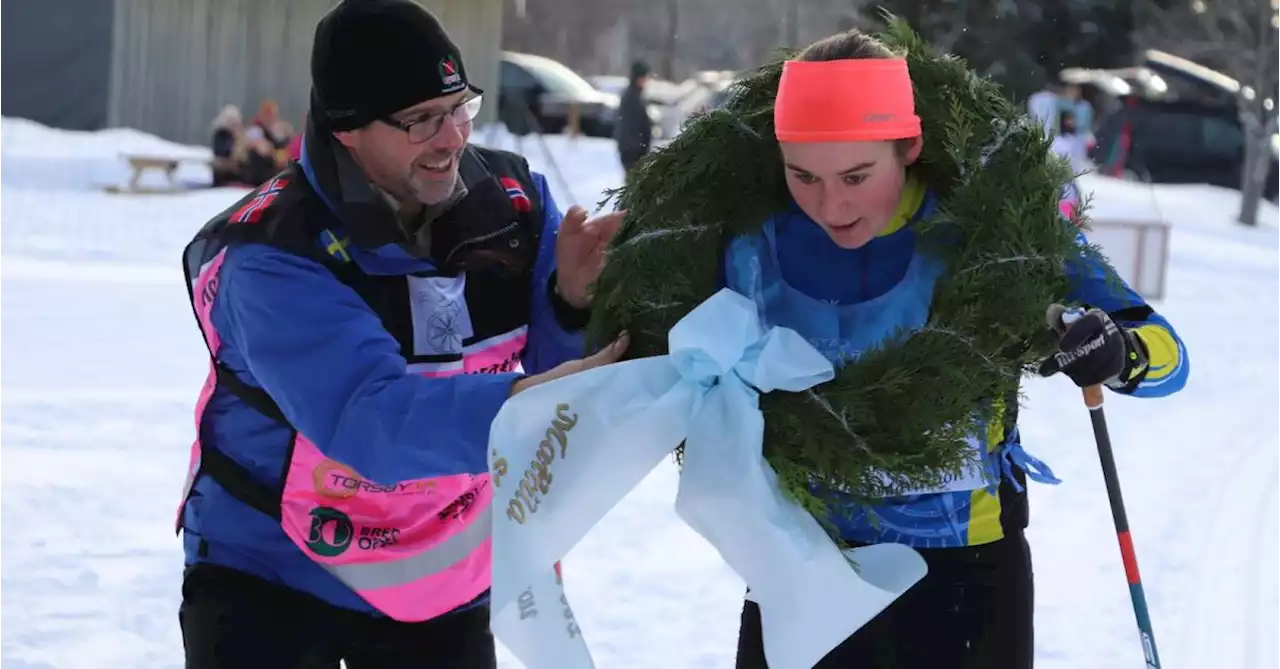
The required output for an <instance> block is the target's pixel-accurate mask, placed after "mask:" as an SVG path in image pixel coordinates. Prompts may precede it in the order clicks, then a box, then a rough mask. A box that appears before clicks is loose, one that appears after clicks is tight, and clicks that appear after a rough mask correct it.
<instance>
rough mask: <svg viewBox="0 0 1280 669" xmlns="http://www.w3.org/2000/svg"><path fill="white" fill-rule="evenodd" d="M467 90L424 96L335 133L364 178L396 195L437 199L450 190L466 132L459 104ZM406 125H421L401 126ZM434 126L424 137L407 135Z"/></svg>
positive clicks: (463, 109)
mask: <svg viewBox="0 0 1280 669" xmlns="http://www.w3.org/2000/svg"><path fill="white" fill-rule="evenodd" d="M468 95H470V93H468V92H466V91H462V92H459V93H455V94H453V95H448V96H445V97H440V98H434V99H432V100H427V101H426V102H423V103H421V104H418V105H414V106H413V107H409V108H408V109H403V110H401V111H398V112H396V113H394V114H392V115H391V118H390V122H382V121H375V122H373V123H370V124H369V125H367V126H365V127H363V128H360V129H358V130H354V131H351V132H344V133H336V136H337V137H338V140H339V141H341V142H342V144H343V145H345V146H346V147H347V148H348V149H350V150H351V153H352V155H353V156H354V157H355V159H356V162H357V163H358V164H359V165H360V166H361V167H362V168H363V169H364V171H365V173H366V174H367V175H368V176H369V179H370V180H371V181H373V183H374V184H376V185H378V186H379V187H380V188H382V189H383V190H385V191H387V192H388V193H390V194H391V195H393V196H394V197H395V198H396V199H397V200H400V201H401V202H410V201H417V202H420V203H422V204H426V205H432V204H439V203H441V202H445V201H447V200H448V199H449V198H450V197H452V196H453V194H454V190H455V188H456V186H457V180H458V161H459V160H460V159H461V157H462V150H463V148H465V147H466V145H467V140H468V139H469V138H470V137H471V121H470V120H469V118H468V112H469V111H470V110H469V109H468V107H467V106H466V105H463V104H462V103H463V102H464V100H465V99H466V96H468ZM450 115H452V118H450ZM472 115H473V114H472ZM459 119H465V120H463V122H462V123H458V122H457V120H459ZM397 125H399V126H400V127H397ZM409 126H421V127H415V128H413V129H411V130H409V131H407V132H406V131H405V130H404V129H402V128H403V127H409ZM436 127H438V128H439V129H438V130H436V131H435V134H433V135H431V136H430V137H429V138H427V139H425V140H423V141H421V142H414V141H411V140H413V139H417V138H418V136H419V134H420V133H425V131H426V129H427V128H430V129H434V128H436Z"/></svg>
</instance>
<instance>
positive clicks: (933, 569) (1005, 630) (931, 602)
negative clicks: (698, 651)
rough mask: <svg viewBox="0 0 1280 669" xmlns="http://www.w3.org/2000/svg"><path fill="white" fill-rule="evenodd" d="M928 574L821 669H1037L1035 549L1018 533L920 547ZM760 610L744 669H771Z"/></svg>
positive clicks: (745, 615) (746, 618) (741, 655)
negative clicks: (962, 544) (976, 543)
mask: <svg viewBox="0 0 1280 669" xmlns="http://www.w3.org/2000/svg"><path fill="white" fill-rule="evenodd" d="M919 552H920V555H922V556H923V557H924V559H925V562H926V563H927V564H928V566H929V573H928V574H927V575H926V576H925V577H924V578H923V579H921V581H920V582H919V583H917V584H916V585H914V586H912V588H911V589H910V590H908V591H907V592H906V593H905V594H903V595H902V597H900V598H898V599H897V601H895V602H894V603H892V604H890V605H889V606H888V607H887V608H886V609H885V610H884V611H882V612H881V613H880V615H879V616H876V617H875V618H874V619H872V620H871V622H869V623H867V624H866V625H865V626H863V627H862V628H861V629H859V630H858V631H857V632H856V633H854V635H853V636H851V637H849V639H847V640H846V641H845V642H844V643H842V644H840V645H839V646H837V647H836V648H834V649H833V650H832V651H831V652H830V653H828V654H827V656H826V657H824V658H823V659H822V661H821V662H819V663H818V665H817V667H815V669H1031V666H1032V663H1033V660H1034V649H1033V647H1032V616H1033V613H1034V602H1033V592H1034V591H1033V587H1032V572H1031V549H1030V547H1029V546H1028V545H1027V540H1026V537H1025V536H1024V535H1023V534H1022V533H1021V532H1019V533H1018V534H1016V535H1010V536H1008V537H1005V538H1004V539H1002V540H1000V541H996V542H992V543H990V544H986V545H983V546H972V547H967V548H934V549H928V548H926V549H920V551H919ZM766 666H767V665H766V663H765V659H764V643H763V640H762V638H761V633H760V609H759V607H758V606H756V604H755V603H754V602H746V603H745V605H744V606H743V609H742V627H741V630H740V631H739V637H738V663H737V667H738V669H765V668H766Z"/></svg>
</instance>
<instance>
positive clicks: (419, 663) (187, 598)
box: [178, 564, 497, 669]
mask: <svg viewBox="0 0 1280 669" xmlns="http://www.w3.org/2000/svg"><path fill="white" fill-rule="evenodd" d="M178 620H179V622H180V624H181V625H182V643H183V646H184V647H185V649H186V668H187V669H259V668H261V669H337V668H338V661H339V660H345V661H346V664H347V667H348V669H393V668H394V669H416V668H419V667H420V668H422V669H494V668H495V667H496V666H497V658H496V655H495V650H494V640H493V635H492V634H491V633H490V632H489V607H488V606H477V607H474V608H471V609H467V610H465V611H460V612H457V613H452V614H448V615H445V616H442V617H439V618H435V619H433V620H429V621H427V622H422V623H402V622H396V621H394V620H391V619H389V618H376V617H373V616H370V615H365V614H361V613H358V612H355V611H350V610H347V609H340V608H337V607H334V606H331V605H329V604H327V603H325V602H323V601H320V600H319V599H316V598H314V597H311V596H310V595H307V594H305V593H302V592H298V591H296V590H291V589H289V588H284V587H281V586H278V585H274V584H271V583H267V582H265V581H263V580H261V579H258V578H257V577H254V576H251V575H249V574H245V573H243V572H239V571H235V570H232V569H226V568H224V567H218V566H213V565H204V564H201V565H196V566H194V567H190V568H188V570H187V573H186V575H185V577H184V579H183V584H182V606H181V608H180V609H179V612H178Z"/></svg>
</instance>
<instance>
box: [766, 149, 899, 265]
mask: <svg viewBox="0 0 1280 669" xmlns="http://www.w3.org/2000/svg"><path fill="white" fill-rule="evenodd" d="M922 146H923V144H922V142H921V141H920V139H919V138H916V139H914V140H905V141H900V142H782V159H783V162H784V165H785V169H786V173H787V188H788V189H790V190H791V197H792V198H794V199H795V201H796V204H797V205H799V206H800V209H801V210H802V211H804V213H805V214H807V215H808V216H809V218H811V219H813V220H814V222H816V223H817V224H818V225H820V226H822V229H823V230H824V231H826V233H827V235H828V236H829V237H831V241H833V242H835V243H836V245H837V246H839V247H841V248H845V249H856V248H859V247H861V246H863V245H865V244H866V243H867V242H869V241H871V240H872V239H874V238H875V236H876V235H878V234H880V232H881V231H883V230H884V229H885V227H887V226H888V225H889V222H890V221H891V220H892V219H893V215H894V213H895V212H896V211H897V207H898V200H899V198H901V196H902V184H903V182H904V181H905V180H906V169H907V165H910V164H911V163H913V162H915V160H916V158H918V157H919V156H920V148H921V147H922Z"/></svg>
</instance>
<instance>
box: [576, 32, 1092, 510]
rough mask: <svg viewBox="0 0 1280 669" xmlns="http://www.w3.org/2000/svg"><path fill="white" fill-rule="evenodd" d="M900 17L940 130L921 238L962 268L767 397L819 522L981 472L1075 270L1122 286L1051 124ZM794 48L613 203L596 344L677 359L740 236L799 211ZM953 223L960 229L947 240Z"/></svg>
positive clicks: (785, 475) (770, 432) (779, 462)
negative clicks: (620, 215)
mask: <svg viewBox="0 0 1280 669" xmlns="http://www.w3.org/2000/svg"><path fill="white" fill-rule="evenodd" d="M888 19H889V21H888V26H887V29H886V31H885V32H884V33H883V34H881V35H880V36H879V37H880V39H881V41H882V42H884V43H885V44H886V45H887V46H889V47H890V48H891V49H893V50H894V51H896V52H898V53H901V54H903V55H905V57H906V58H907V62H908V69H909V71H910V74H911V79H912V81H913V84H914V89H915V102H916V112H917V114H918V115H919V116H920V117H921V120H922V122H923V135H924V138H925V143H924V147H923V150H922V152H921V154H920V158H919V160H918V161H917V163H916V164H915V165H913V166H911V167H910V168H909V169H911V170H913V171H914V174H915V175H916V176H917V177H918V178H919V179H921V180H922V181H923V182H924V183H925V184H927V185H928V186H929V187H930V188H932V189H933V190H934V192H935V193H936V194H937V195H938V197H939V207H938V210H937V212H938V213H937V214H936V215H934V216H932V217H930V218H928V219H927V220H923V221H920V222H918V223H917V224H916V229H917V230H918V231H919V239H920V240H921V242H922V244H926V245H927V246H928V248H921V250H922V251H926V252H930V253H937V254H939V256H938V257H939V258H940V259H941V260H942V261H943V262H945V266H946V267H947V270H946V271H945V272H944V274H943V276H942V277H941V278H940V279H939V280H938V282H937V284H936V286H935V292H934V296H933V302H932V309H931V313H930V316H929V319H928V321H927V323H926V325H925V326H924V327H923V328H922V329H920V330H917V331H915V332H914V333H905V332H904V333H900V334H899V335H897V336H895V337H892V338H890V339H889V340H887V341H885V342H883V343H882V344H881V345H880V346H879V347H878V348H874V349H872V350H868V351H866V352H864V353H863V354H862V355H861V356H859V357H858V358H857V359H856V360H851V361H846V362H845V364H844V365H843V366H841V367H839V368H838V369H837V374H836V377H835V379H833V380H832V381H830V382H827V383H824V384H822V385H820V386H817V387H815V388H812V389H810V390H809V391H806V392H801V393H788V392H781V391H779V392H772V393H768V394H765V395H763V396H762V397H761V410H762V411H763V413H764V416H765V438H764V455H765V457H766V459H767V460H768V462H769V463H770V464H771V465H772V467H773V468H774V470H775V471H776V472H777V474H778V477H779V484H780V486H781V487H782V489H783V490H784V491H785V492H786V493H787V494H789V495H790V496H791V497H792V498H793V499H794V500H796V501H797V502H798V503H799V504H800V505H801V506H803V507H804V508H805V509H806V510H808V511H809V512H811V513H813V514H814V515H815V517H817V518H824V517H826V513H827V511H826V508H827V507H826V502H825V501H824V495H823V494H822V493H820V492H815V488H813V487H811V485H812V484H817V487H816V490H822V489H826V490H839V491H843V492H845V493H848V494H851V495H852V496H853V497H854V498H855V499H862V500H872V499H876V498H881V497H885V496H891V495H894V494H895V493H896V492H897V491H901V490H904V489H906V488H908V487H916V486H922V485H936V484H937V483H939V482H940V481H941V480H943V478H944V477H946V476H948V475H955V474H957V473H959V472H960V471H961V469H962V468H963V467H965V466H968V465H971V464H973V463H972V462H971V455H970V453H971V451H970V449H969V448H968V447H967V446H966V444H965V437H966V435H971V434H977V433H978V431H979V430H981V429H982V426H984V425H992V424H995V423H997V422H1001V421H1002V422H1003V423H1004V426H1005V429H1006V431H1007V430H1008V429H1010V428H1011V427H1012V425H1011V423H1012V420H1013V414H1014V413H1015V412H1014V411H1005V410H1004V408H1005V407H1008V406H1012V405H1013V404H1016V403H1017V402H1019V400H1020V399H1021V396H1020V393H1019V381H1020V379H1021V377H1022V375H1023V374H1027V373H1032V372H1033V371H1034V370H1035V369H1036V368H1037V367H1038V365H1039V363H1040V361H1041V360H1042V359H1043V358H1044V357H1045V356H1047V355H1049V354H1051V353H1052V352H1053V351H1054V350H1055V340H1054V339H1053V337H1052V336H1051V334H1050V332H1049V330H1048V329H1047V328H1046V326H1045V322H1044V313H1045V308H1046V307H1047V306H1048V305H1049V304H1051V303H1053V302H1061V301H1062V300H1063V297H1064V296H1065V295H1066V291H1067V279H1066V277H1065V276H1064V271H1063V270H1064V263H1066V262H1067V261H1068V260H1069V259H1078V258H1079V257H1080V256H1081V255H1082V254H1083V255H1084V256H1088V257H1090V258H1092V259H1095V260H1099V261H1101V262H1102V263H1103V265H1102V266H1103V267H1106V268H1107V270H1108V271H1109V272H1111V274H1112V276H1113V277H1114V270H1111V269H1110V265H1108V264H1106V261H1105V259H1104V258H1102V256H1101V253H1100V252H1099V250H1098V249H1097V248H1096V247H1093V246H1085V247H1082V246H1080V245H1079V244H1078V243H1077V239H1076V233H1077V226H1083V225H1084V220H1083V213H1080V214H1078V215H1077V216H1078V218H1077V220H1075V221H1072V223H1075V225H1070V224H1068V223H1066V222H1064V220H1063V219H1062V217H1061V215H1060V214H1059V210H1058V202H1059V198H1060V197H1061V194H1062V192H1063V188H1064V186H1065V185H1066V184H1067V183H1068V182H1069V181H1070V180H1071V178H1072V174H1071V172H1070V169H1069V168H1068V166H1067V164H1066V163H1065V161H1062V160H1060V159H1058V158H1057V157H1055V156H1053V155H1052V154H1051V152H1050V149H1049V139H1048V138H1046V136H1045V134H1044V131H1043V130H1042V128H1041V126H1040V125H1039V124H1038V123H1034V122H1032V121H1030V120H1028V119H1027V118H1026V117H1025V115H1024V114H1023V113H1022V112H1021V111H1020V110H1019V109H1018V108H1017V107H1015V106H1014V104H1013V103H1012V102H1011V101H1009V100H1008V99H1007V98H1006V97H1005V96H1004V94H1003V93H1002V91H1001V90H1000V89H999V87H998V86H997V85H996V84H995V83H993V82H991V81H989V80H987V79H985V78H981V77H979V76H978V75H977V74H976V73H974V72H973V71H971V70H970V69H969V68H968V67H967V65H966V64H965V63H964V62H963V61H962V60H961V59H959V58H957V57H955V56H952V55H939V54H935V53H933V52H932V51H931V50H930V48H929V47H928V46H927V45H926V44H925V43H924V41H923V40H922V39H921V38H920V37H919V36H918V35H916V34H915V32H914V31H912V30H911V29H910V27H908V26H907V24H906V23H905V22H904V21H902V20H901V19H897V18H894V17H888ZM793 54H794V52H784V53H781V54H780V57H778V58H776V59H775V60H774V61H773V62H770V63H768V64H766V65H764V66H763V67H761V68H759V69H757V70H754V71H752V72H749V73H747V74H746V75H745V76H743V77H742V78H740V79H739V81H738V82H737V83H736V84H735V87H734V90H733V91H731V95H730V102H729V103H728V104H727V105H726V107H725V108H724V109H720V110H715V111H711V112H709V113H705V114H702V115H700V116H698V117H697V118H695V119H694V120H693V121H692V122H691V123H690V124H689V125H688V126H687V127H686V128H685V130H684V131H683V132H682V133H681V134H680V135H679V136H678V137H677V138H676V139H675V140H674V141H672V142H671V143H670V144H669V145H668V146H666V147H665V148H663V149H662V150H660V151H658V152H656V153H653V154H651V155H649V156H647V157H646V158H645V159H644V160H643V161H642V162H641V163H640V164H639V165H638V166H636V168H634V169H635V171H634V172H633V174H632V176H631V178H630V180H629V182H628V183H627V185H626V186H624V187H622V188H618V189H615V190H612V191H609V192H608V193H607V195H606V198H605V202H606V203H607V202H608V201H609V200H611V199H613V198H617V199H618V202H619V204H620V206H621V208H623V209H626V210H627V212H628V213H627V216H626V220H625V221H624V223H623V225H622V228H621V229H620V230H619V232H618V234H617V236H616V237H615V239H614V241H613V242H612V244H611V247H610V250H609V252H608V262H607V263H606V265H605V268H604V270H603V271H602V273H601V276H600V278H599V279H598V281H597V282H596V284H595V286H594V297H593V314H592V318H591V321H590V324H589V326H588V340H589V341H590V342H591V345H592V346H596V345H599V344H600V343H602V342H607V341H610V340H611V339H612V338H613V337H615V336H617V334H618V333H620V332H621V331H622V330H624V329H625V330H628V331H629V332H630V334H631V345H630V348H629V350H628V351H627V356H628V357H631V358H635V357H645V356H652V355H664V354H666V352H667V348H666V347H667V333H668V332H669V331H670V329H671V328H672V326H673V325H675V323H676V322H677V321H679V320H680V319H681V318H683V317H684V316H685V315H686V314H687V313H689V312H690V311H691V310H692V309H694V308H695V307H696V306H698V305H699V304H701V303H702V302H703V301H704V300H706V299H707V298H709V297H710V296H711V295H712V294H714V293H715V291H716V290H717V288H718V286H717V282H718V276H719V267H720V264H721V259H722V256H723V254H724V250H725V248H726V246H727V245H728V243H729V241H730V240H731V239H732V238H734V237H736V236H738V235H750V234H756V233H758V232H759V231H760V230H761V229H762V227H763V224H764V222H765V221H766V220H767V219H768V218H769V217H770V216H772V215H774V214H775V213H777V212H780V211H782V210H783V209H784V208H786V207H787V206H788V204H789V203H790V195H789V193H788V191H787V187H786V184H785V181H784V176H785V175H784V172H783V166H782V160H781V154H780V152H779V147H778V143H777V141H776V139H775V138H774V128H773V102H774V97H775V94H776V92H777V88H778V81H779V78H780V76H781V73H782V62H783V60H785V59H786V58H788V57H791V56H792V55H793ZM1082 209H1083V208H1082ZM938 231H942V232H944V233H947V234H943V235H937V234H930V233H931V232H938ZM939 238H946V240H947V241H946V242H944V243H936V240H937V239H939ZM928 240H935V241H934V242H930V241H928ZM677 457H679V452H678V453H677ZM886 475H887V478H886Z"/></svg>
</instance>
